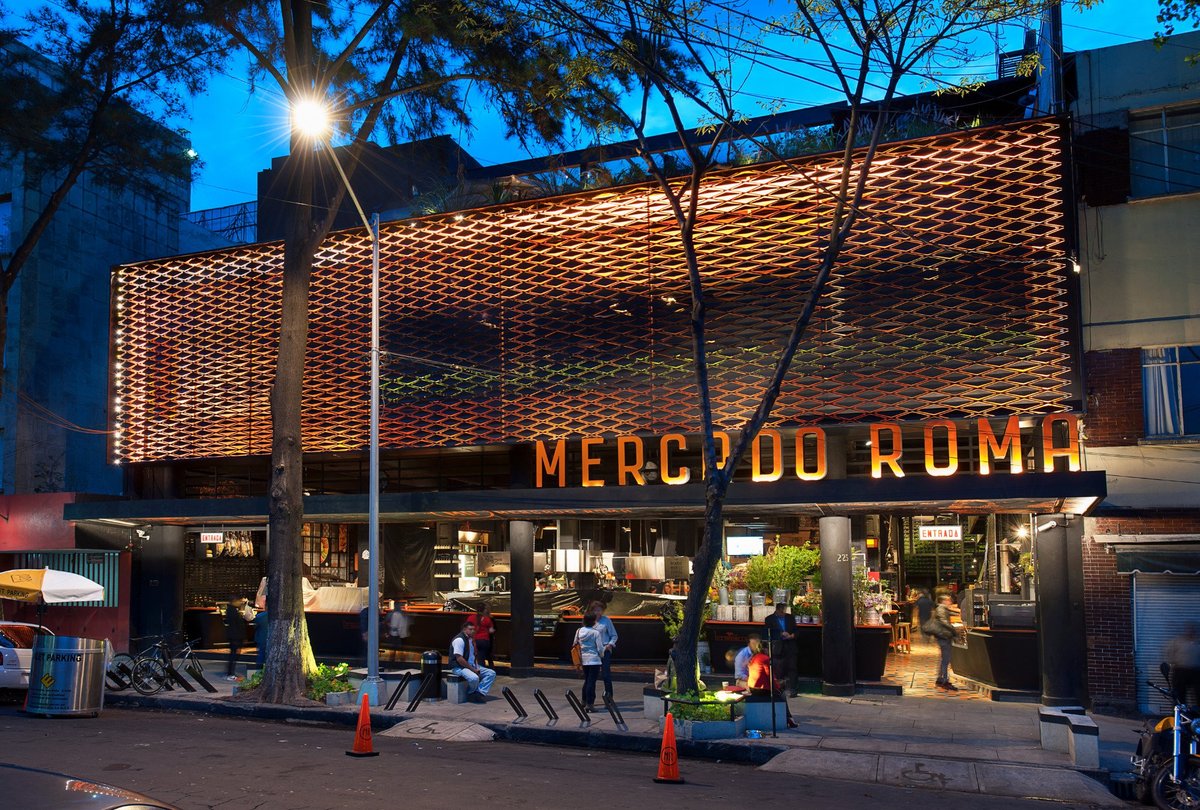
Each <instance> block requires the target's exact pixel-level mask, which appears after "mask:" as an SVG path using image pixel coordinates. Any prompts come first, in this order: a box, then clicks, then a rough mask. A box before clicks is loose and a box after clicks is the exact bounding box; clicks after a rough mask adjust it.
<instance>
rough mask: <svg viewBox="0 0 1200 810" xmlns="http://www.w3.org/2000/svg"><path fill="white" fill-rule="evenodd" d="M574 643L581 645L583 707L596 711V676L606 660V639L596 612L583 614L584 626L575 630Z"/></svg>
mask: <svg viewBox="0 0 1200 810" xmlns="http://www.w3.org/2000/svg"><path fill="white" fill-rule="evenodd" d="M571 643H572V645H574V644H578V645H579V663H580V665H581V666H582V667H583V707H584V709H586V710H587V711H589V712H594V711H596V678H597V677H599V675H600V668H601V661H603V660H604V641H603V637H602V636H601V634H600V631H599V630H598V629H596V614H595V612H594V611H588V612H587V613H585V614H583V627H580V628H579V629H578V630H576V631H575V640H574V641H573V642H571Z"/></svg>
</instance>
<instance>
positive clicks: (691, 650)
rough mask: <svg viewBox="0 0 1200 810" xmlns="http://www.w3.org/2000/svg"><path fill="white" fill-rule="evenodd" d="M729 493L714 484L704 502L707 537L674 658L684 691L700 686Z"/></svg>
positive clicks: (695, 568) (694, 564)
mask: <svg viewBox="0 0 1200 810" xmlns="http://www.w3.org/2000/svg"><path fill="white" fill-rule="evenodd" d="M724 501H725V493H724V492H718V491H717V489H716V488H715V487H713V486H712V485H711V484H710V485H709V487H708V495H707V498H706V501H705V504H704V538H703V539H702V540H701V541H700V548H699V549H698V550H697V551H696V556H695V558H694V559H693V560H692V578H691V582H690V586H689V587H690V588H691V590H690V591H689V593H688V598H687V602H685V603H684V611H683V625H682V626H681V627H680V628H679V636H678V637H677V638H676V639H675V646H674V647H672V648H671V660H672V661H673V662H674V664H675V674H676V677H678V679H679V685H678V689H679V692H680V693H683V694H687V693H689V692H698V691H699V687H700V664H699V661H698V660H697V656H696V645H697V644H699V642H700V627H701V625H702V624H703V619H704V603H705V602H707V601H708V589H709V588H710V587H711V586H712V578H713V572H715V571H716V570H717V563H719V562H720V561H721V550H722V541H723V539H724V532H723V528H724V527H723V525H722V523H723V521H722V516H723V515H724V506H725V504H724Z"/></svg>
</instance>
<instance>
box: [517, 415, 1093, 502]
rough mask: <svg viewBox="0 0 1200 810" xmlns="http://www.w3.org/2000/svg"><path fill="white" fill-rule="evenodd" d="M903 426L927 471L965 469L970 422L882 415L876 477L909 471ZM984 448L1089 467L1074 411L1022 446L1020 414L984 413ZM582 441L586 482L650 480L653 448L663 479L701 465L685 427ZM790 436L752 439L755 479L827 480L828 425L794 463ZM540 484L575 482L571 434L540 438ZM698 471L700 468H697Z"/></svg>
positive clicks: (876, 435) (681, 478)
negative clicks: (609, 466) (917, 436)
mask: <svg viewBox="0 0 1200 810" xmlns="http://www.w3.org/2000/svg"><path fill="white" fill-rule="evenodd" d="M903 428H908V429H909V430H912V429H914V428H917V429H920V430H921V432H922V434H923V437H924V461H925V472H926V473H927V474H929V475H931V476H951V475H954V474H956V473H957V472H958V467H959V437H960V435H961V434H962V433H963V432H965V431H968V430H972V427H971V426H969V425H968V426H964V425H962V424H959V423H957V422H952V421H950V420H948V419H936V420H932V421H929V422H920V423H916V424H911V423H910V424H906V425H903V426H902V425H900V424H899V423H896V422H880V423H876V424H872V425H870V433H871V446H870V453H871V477H872V478H883V477H884V476H885V475H887V476H892V477H895V478H903V477H904V469H903V468H902V466H901V460H902V458H903V456H904V448H903V433H902V430H903ZM972 432H973V433H974V435H975V438H976V440H977V444H978V447H979V474H980V475H990V474H991V473H992V465H993V461H995V460H997V459H1007V461H1008V464H1007V467H1008V472H1009V473H1010V474H1018V473H1021V472H1023V471H1024V468H1025V467H1024V463H1023V459H1024V451H1026V450H1032V451H1035V453H1036V455H1037V456H1038V457H1040V468H1041V470H1042V471H1044V472H1054V470H1055V466H1056V462H1057V460H1058V459H1060V458H1061V459H1065V462H1066V467H1067V469H1068V470H1069V471H1071V472H1078V471H1079V470H1080V469H1081V464H1080V453H1079V420H1078V417H1076V416H1075V415H1074V414H1051V415H1049V416H1044V417H1042V418H1041V420H1040V424H1038V425H1037V429H1036V430H1035V431H1034V432H1033V433H1032V434H1030V435H1031V440H1032V441H1033V446H1032V447H1022V441H1021V425H1020V419H1019V418H1018V417H1016V416H1011V417H1009V418H1008V420H1007V421H1006V422H1005V424H1004V427H1003V428H1002V429H1001V430H1000V431H999V432H997V431H996V430H995V429H994V428H993V426H992V424H991V422H990V421H989V420H987V419H979V420H976V422H975V424H974V426H973V431H972ZM713 436H714V438H715V440H716V443H717V463H718V465H720V466H722V467H723V466H724V464H725V461H726V459H728V457H729V448H730V435H729V434H728V433H726V432H724V431H714V434H713ZM577 441H578V444H579V454H578V463H579V468H580V469H579V472H580V473H581V480H582V485H583V486H585V487H603V486H608V485H615V486H629V485H634V486H644V485H645V484H646V475H645V472H646V470H647V469H648V468H647V466H646V465H647V460H646V458H647V453H646V447H647V445H650V446H651V447H653V446H654V445H655V444H657V447H658V459H659V460H658V462H657V464H658V468H659V475H660V476H661V478H662V481H663V483H665V484H671V485H679V484H686V483H688V482H689V481H690V480H692V472H693V470H692V469H690V468H689V467H687V466H686V465H682V464H679V463H678V462H676V461H673V460H672V457H673V456H676V455H679V454H681V453H684V452H687V451H689V450H690V451H692V454H693V455H694V453H695V452H696V451H697V450H698V449H699V447H698V443H699V441H700V440H699V438H697V437H692V438H691V439H690V441H691V442H692V443H693V444H692V445H690V446H689V437H687V436H685V435H683V434H682V433H667V434H665V435H663V436H660V437H648V436H615V437H612V438H600V437H591V438H583V439H579V440H577ZM784 441H785V440H784V437H783V434H782V433H781V432H780V431H778V430H774V429H764V430H761V431H759V434H758V436H757V437H755V439H754V441H753V442H752V443H751V446H750V469H751V480H753V481H778V480H780V479H782V478H783V477H784V476H785V475H791V476H794V477H796V478H797V479H799V480H801V481H820V480H823V479H824V478H825V477H826V475H827V474H828V467H829V464H828V454H827V447H826V434H825V430H824V429H822V428H819V427H801V428H796V429H795V434H794V436H793V437H792V441H793V442H794V452H793V453H792V454H790V455H791V456H792V457H793V458H794V459H795V461H794V464H793V465H792V469H790V470H789V469H785V465H784V449H785V448H784ZM606 446H607V447H608V448H610V449H615V451H616V465H615V469H614V470H613V471H612V473H611V474H612V476H613V478H612V479H611V480H607V479H605V478H604V477H602V474H601V473H600V472H599V470H598V469H597V468H599V467H600V466H601V464H602V459H601V455H600V454H601V452H602V451H603V450H604V449H605V447H606ZM535 464H536V466H537V470H536V477H535V485H536V486H537V487H546V486H559V487H565V486H566V485H567V440H566V439H558V440H556V441H540V440H539V441H538V442H536V443H535ZM697 472H700V471H699V470H697Z"/></svg>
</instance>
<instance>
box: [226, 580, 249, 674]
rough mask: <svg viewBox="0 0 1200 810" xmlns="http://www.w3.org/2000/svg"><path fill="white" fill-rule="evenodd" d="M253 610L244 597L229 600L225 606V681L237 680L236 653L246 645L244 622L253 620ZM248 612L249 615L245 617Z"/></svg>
mask: <svg viewBox="0 0 1200 810" xmlns="http://www.w3.org/2000/svg"><path fill="white" fill-rule="evenodd" d="M253 611H254V608H252V607H250V604H249V600H248V599H246V597H244V596H234V597H232V598H230V600H229V604H228V605H226V606H225V638H226V639H228V641H229V664H228V665H227V666H226V667H225V680H227V681H236V680H239V678H238V676H237V659H238V653H240V652H241V651H242V646H243V645H244V644H245V643H246V622H247V621H249V620H252V619H253V618H254V615H253ZM247 612H249V613H250V614H251V615H249V616H247V615H246V613H247Z"/></svg>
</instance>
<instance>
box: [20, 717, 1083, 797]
mask: <svg viewBox="0 0 1200 810" xmlns="http://www.w3.org/2000/svg"><path fill="white" fill-rule="evenodd" d="M415 725H416V724H415V723H414V727H415ZM400 731H402V729H400ZM406 736H407V735H405V734H403V733H398V734H395V735H394V736H393V735H385V734H382V733H381V732H380V730H378V729H377V730H376V732H375V735H374V749H375V750H376V751H378V752H379V754H380V755H379V756H377V757H373V758H367V759H355V758H351V757H348V756H346V754H345V750H346V749H348V748H350V747H351V746H352V744H353V737H354V735H353V731H352V730H350V729H346V728H330V727H326V726H323V725H309V724H298V723H295V722H264V721H258V720H248V719H239V718H223V717H203V716H197V715H195V714H182V713H180V714H176V713H169V712H154V711H144V710H121V709H112V708H108V709H105V710H104V712H103V713H102V714H101V715H100V716H99V717H97V718H87V719H64V718H58V719H47V718H38V717H31V716H28V715H25V714H23V713H22V712H21V711H20V710H19V708H18V707H16V706H12V705H5V706H0V761H4V762H11V763H16V764H20V765H26V766H30V767H37V768H44V769H47V770H55V771H60V772H66V773H69V774H70V775H73V776H80V777H84V778H88V779H93V780H97V781H104V782H109V783H112V784H115V785H119V786H121V787H126V788H130V789H133V790H138V791H141V792H143V793H147V794H149V795H151V796H154V797H156V798H159V799H162V800H164V801H168V802H173V803H175V804H177V805H179V806H180V807H181V808H184V810H201V808H239V810H241V809H242V808H254V809H255V810H316V809H317V808H346V809H348V810H356V809H357V808H393V807H422V808H423V807H479V806H483V807H490V808H507V807H531V808H542V807H568V808H571V810H590V808H596V810H601V809H603V810H621V808H637V810H647V808H651V807H653V808H656V810H657V808H689V809H691V808H696V807H712V806H717V805H719V804H722V803H729V805H730V806H736V807H760V806H770V805H777V804H779V803H780V802H781V801H784V800H790V801H803V802H804V806H805V807H809V808H839V809H845V810H857V809H858V808H862V810H867V808H870V810H878V808H880V807H887V808H889V810H905V809H906V808H914V810H915V809H916V808H921V810H926V808H928V807H930V806H937V807H938V808H940V810H954V809H955V808H962V810H968V809H969V810H982V809H987V808H1024V807H1028V808H1035V807H1036V808H1041V810H1045V808H1046V802H1044V801H1023V800H1014V799H1006V798H1001V797H988V796H980V795H978V794H962V793H954V792H950V791H939V792H937V793H936V794H932V795H931V792H930V791H929V790H919V791H914V790H908V789H904V788H895V787H887V786H881V785H878V784H871V785H859V784H856V783H851V782H845V781H838V780H832V779H821V778H812V777H808V776H797V775H794V774H787V773H770V772H766V771H761V770H758V769H755V768H753V767H750V766H746V765H731V764H725V763H720V762H716V763H714V762H700V761H695V762H688V761H686V760H684V761H683V762H682V763H681V765H680V772H681V776H682V777H683V778H684V779H685V780H686V782H685V784H683V785H661V784H657V783H655V782H654V781H653V777H654V775H655V773H656V772H657V760H656V759H655V758H654V757H652V756H645V755H630V754H619V753H612V752H607V751H588V750H581V749H560V748H554V747H547V746H540V745H522V744H516V743H506V742H437V741H431V740H429V739H424V738H416V739H414V738H412V737H409V738H408V739H406V738H405V737H406ZM2 788H3V786H2V785H0V792H2ZM14 806H15V805H14ZM20 806H21V807H22V808H24V809H25V810H38V808H36V807H35V806H34V805H30V804H21V805H20ZM1057 806H1058V807H1060V808H1064V810H1065V809H1066V808H1071V807H1079V808H1082V807H1084V806H1085V805H1069V804H1060V805H1057Z"/></svg>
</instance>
